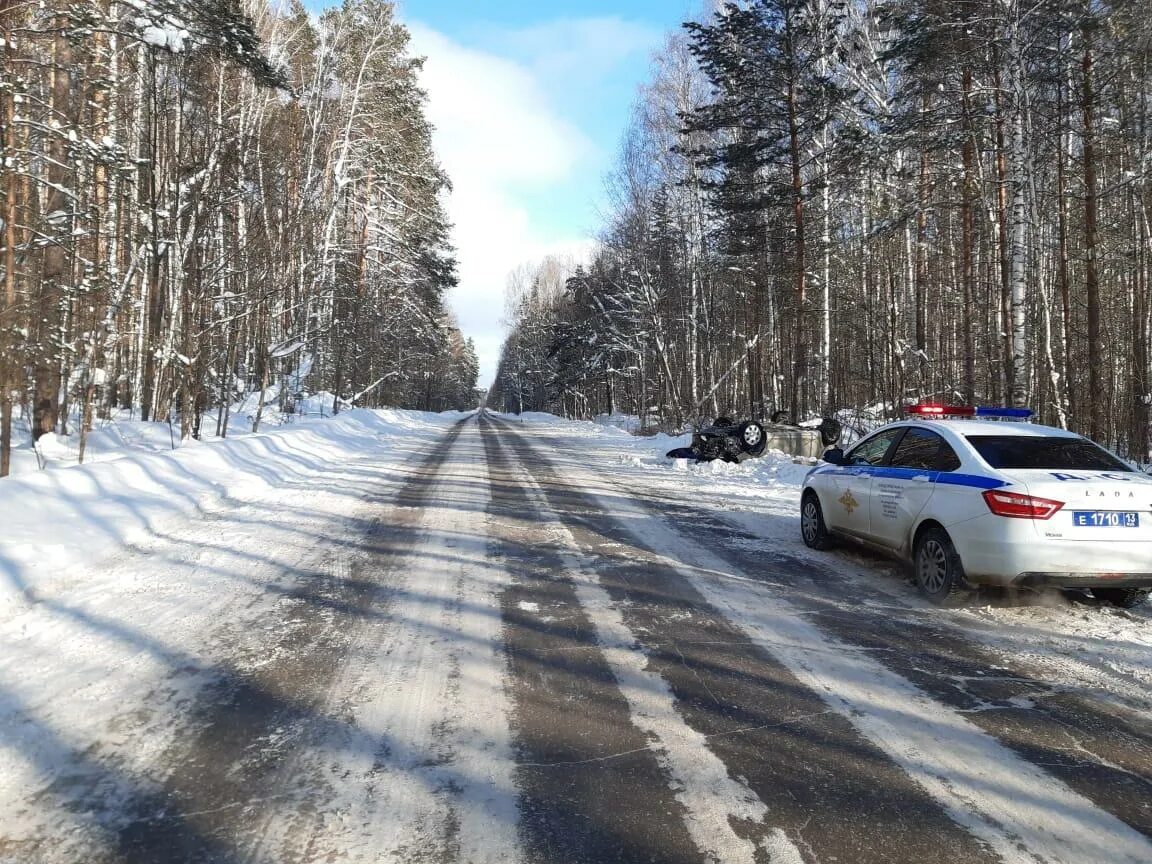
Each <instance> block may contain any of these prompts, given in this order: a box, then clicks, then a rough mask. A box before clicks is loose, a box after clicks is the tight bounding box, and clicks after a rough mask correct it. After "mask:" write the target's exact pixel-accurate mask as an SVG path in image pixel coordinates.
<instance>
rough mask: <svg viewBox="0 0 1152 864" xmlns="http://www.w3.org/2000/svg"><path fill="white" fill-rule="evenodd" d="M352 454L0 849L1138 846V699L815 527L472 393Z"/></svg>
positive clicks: (916, 850) (354, 855)
mask: <svg viewBox="0 0 1152 864" xmlns="http://www.w3.org/2000/svg"><path fill="white" fill-rule="evenodd" d="M358 470H360V469H358ZM374 470H376V469H372V468H371V467H368V466H366V467H363V469H362V470H361V471H360V474H359V476H358V477H356V478H355V488H357V489H359V490H360V492H359V493H358V494H361V496H362V501H361V502H360V504H359V505H358V508H359V509H358V510H357V517H356V518H355V519H353V520H350V521H346V522H345V523H342V525H341V526H335V527H330V528H329V529H328V530H330V531H332V532H336V533H338V534H339V535H340V536H330V537H328V538H325V537H322V536H318V537H316V538H315V541H314V542H313V543H312V544H311V545H312V547H313V549H312V551H311V552H307V551H305V552H301V553H300V555H301V556H302V557H301V559H300V561H298V562H297V563H296V564H295V565H293V566H292V567H291V568H289V569H286V570H285V572H284V573H283V574H282V576H281V577H280V578H279V579H278V580H275V581H274V582H273V583H271V584H272V585H273V586H274V588H275V590H276V591H277V592H279V595H280V596H279V597H278V602H277V603H276V604H275V605H274V606H271V607H268V609H267V610H265V611H262V612H261V613H260V614H261V616H263V617H261V618H260V619H259V620H257V621H250V620H245V623H244V624H243V626H240V625H239V624H237V623H236V622H227V621H222V622H220V627H219V628H218V629H217V630H216V631H215V632H213V633H211V634H205V639H212V640H214V643H213V644H214V645H215V646H216V647H215V649H214V650H215V652H216V655H217V656H218V657H219V660H218V662H216V663H215V664H214V665H213V666H212V668H211V669H210V670H199V671H197V670H198V669H199V667H198V666H197V664H198V663H199V662H200V661H198V660H195V659H193V658H188V659H187V660H186V662H181V660H180V658H174V659H172V658H170V659H172V662H173V667H174V669H173V672H172V673H171V674H172V678H173V680H175V679H176V678H178V677H179V676H186V677H187V676H190V675H191V676H199V677H197V678H196V680H197V681H198V682H199V684H198V685H197V686H196V687H193V688H191V689H189V688H188V687H179V688H178V687H176V685H175V684H173V686H172V691H173V692H176V691H179V692H181V693H184V694H188V693H190V694H191V695H187V696H186V697H185V701H183V702H181V704H180V706H179V709H180V710H179V713H180V717H181V718H182V719H181V721H180V728H179V734H175V735H169V736H167V738H166V739H165V740H166V741H167V743H166V745H165V746H164V747H163V749H162V750H161V751H160V752H157V753H155V754H152V755H150V756H148V757H147V758H148V759H149V760H150V761H151V762H153V763H154V764H155V766H156V768H155V770H154V771H152V772H150V773H149V776H150V777H151V778H152V781H153V782H150V783H147V784H144V783H138V782H133V783H129V782H125V776H126V773H127V769H126V768H123V767H121V768H118V767H117V766H116V765H115V764H112V763H111V760H109V759H107V758H104V757H103V756H102V755H101V752H100V748H99V746H98V745H94V746H92V747H91V748H89V749H85V750H78V751H76V752H72V753H71V755H70V756H69V757H68V762H69V765H70V766H71V767H70V769H69V771H67V772H64V773H63V774H62V775H61V779H60V782H59V784H58V786H57V788H55V789H53V790H51V794H44V795H42V796H40V798H39V799H37V800H32V801H29V802H28V807H29V808H39V809H40V810H42V811H45V812H47V811H50V810H52V808H57V809H59V810H61V811H67V812H68V813H69V814H70V817H72V818H71V819H70V824H75V823H76V820H77V818H79V820H80V821H79V824H81V825H83V826H84V827H83V828H82V829H79V830H72V831H70V832H69V833H68V834H67V835H63V834H51V833H45V834H44V835H43V836H40V837H37V838H32V839H29V838H27V837H25V838H22V839H21V840H20V841H19V842H16V841H14V840H12V839H11V838H7V839H6V838H5V832H4V820H5V817H4V815H3V814H0V861H4V862H7V861H13V862H15V861H20V862H46V864H47V862H51V864H57V862H81V861H82V862H86V864H87V862H92V864H104V862H131V864H144V862H205V864H206V862H220V864H240V862H253V864H256V862H259V864H265V862H267V864H274V862H275V864H281V862H283V864H288V862H301V864H302V862H398V864H399V862H405V864H408V862H410V864H417V862H419V864H424V862H430V864H440V862H444V864H447V862H468V864H472V862H476V864H479V862H492V864H495V862H501V864H504V862H508V864H513V862H526V864H608V862H629V864H632V862H636V864H639V862H669V864H702V862H722V864H729V862H732V864H740V862H749V864H765V862H771V864H780V862H783V864H798V862H841V864H903V862H907V864H936V862H938V864H958V862H996V861H1005V862H1068V864H1137V862H1143V864H1150V862H1152V722H1150V721H1149V718H1148V717H1142V716H1139V715H1138V714H1135V713H1132V712H1128V711H1125V710H1124V709H1123V708H1121V707H1117V706H1116V705H1115V704H1112V703H1104V702H1098V701H1094V700H1093V699H1092V698H1091V697H1090V696H1089V695H1086V694H1085V693H1083V692H1077V691H1075V690H1072V689H1070V688H1068V687H1064V686H1060V685H1059V684H1058V683H1055V682H1050V681H1045V680H1042V679H1041V677H1040V676H1039V675H1038V674H1037V673H1036V672H1035V671H1032V670H1029V669H1026V668H1022V667H1020V666H1018V665H1017V664H1015V663H1014V662H1013V661H1012V658H1006V657H1004V656H999V655H994V654H993V653H991V651H990V649H988V648H986V647H984V646H982V645H980V644H978V643H977V642H975V641H974V640H971V639H969V638H967V637H966V636H965V634H964V633H963V631H960V630H958V629H956V628H955V627H954V626H951V625H949V624H947V623H945V622H943V621H941V620H939V619H938V618H936V617H934V616H932V615H931V614H925V610H924V609H923V607H922V606H917V605H915V604H911V603H910V604H908V605H906V606H905V605H902V604H900V603H899V602H895V603H894V602H891V599H890V598H886V599H884V600H883V602H879V601H878V600H877V598H876V596H875V595H874V594H873V592H870V591H869V589H868V585H867V584H866V583H865V582H862V581H861V580H860V579H859V578H858V577H856V576H852V575H851V574H849V573H848V572H846V571H847V568H842V567H840V568H838V567H837V565H836V562H837V560H838V559H837V557H836V556H835V555H823V556H811V555H809V554H807V553H806V552H804V551H803V550H802V548H801V547H796V548H795V550H794V551H793V552H788V551H781V550H779V549H774V550H768V551H766V547H765V546H764V545H763V544H762V543H758V542H757V541H758V538H757V537H756V536H755V535H754V534H749V533H747V532H746V531H743V530H741V529H739V528H737V527H735V526H734V524H732V523H731V522H729V521H726V520H725V518H724V517H725V514H724V512H723V510H722V509H721V510H718V509H716V508H715V506H714V504H713V505H709V506H703V505H699V504H697V503H696V502H692V501H685V500H682V499H678V498H675V497H672V496H667V495H664V494H661V493H659V492H658V491H654V490H648V489H638V488H628V487H627V486H626V484H625V483H624V482H623V481H622V480H620V479H619V478H616V477H614V476H612V475H611V472H610V471H607V470H605V469H604V467H603V466H597V465H596V464H595V463H594V462H590V461H589V460H588V458H587V454H585V453H582V452H581V451H580V449H579V442H576V441H572V440H570V439H564V438H562V437H556V438H550V437H548V435H547V434H546V433H544V432H540V431H533V429H532V427H528V428H525V427H523V426H521V425H519V424H516V423H514V422H509V421H507V420H505V419H500V418H495V417H490V416H481V417H472V418H469V419H467V420H464V421H462V422H461V423H460V424H458V425H457V426H456V427H454V428H453V429H452V430H451V431H450V432H449V433H448V434H447V436H446V437H445V438H443V439H442V440H440V441H438V442H436V443H435V444H434V445H433V446H430V447H428V448H426V449H425V451H424V452H422V453H420V454H417V455H416V457H414V459H413V460H412V462H411V465H410V466H408V469H407V473H406V475H405V476H404V478H403V480H402V482H399V483H397V482H395V478H392V480H393V484H392V485H391V486H387V484H386V483H385V478H384V473H385V471H384V469H379V470H378V471H377V473H373V471H374ZM350 482H351V481H350ZM229 518H230V517H229V516H228V514H222V515H218V516H217V517H216V519H217V520H218V522H219V523H220V524H218V525H216V526H215V527H211V526H210V527H209V528H208V529H206V530H209V531H213V532H219V531H221V530H223V529H224V528H225V527H227V524H228V520H229ZM250 535H251V536H250V537H249V539H248V540H245V539H244V538H245V536H246V535H245V534H244V532H242V531H239V532H237V533H236V538H238V539H236V540H235V541H234V542H233V543H232V544H231V545H232V546H234V547H235V546H237V545H239V546H240V547H244V546H245V543H248V544H250V545H251V549H250V550H249V551H250V552H251V554H252V555H254V556H258V555H259V553H260V544H261V543H263V542H265V541H264V540H263V539H262V538H261V534H260V529H259V527H258V526H254V527H253V528H252V529H251V532H250ZM243 551H244V548H241V549H240V552H243ZM205 554H207V553H205ZM230 554H233V555H235V554H238V553H237V550H236V549H235V548H233V549H232V550H231V552H230ZM309 556H311V557H309ZM206 560H208V559H203V561H206ZM203 561H201V565H203ZM261 608H262V609H263V608H264V607H261ZM241 618H242V616H240V617H238V619H237V620H238V621H239V620H240V619H241ZM193 667H195V668H193ZM190 670H191V671H190ZM201 673H203V674H201ZM157 698H158V699H159V698H162V694H161V695H158V696H157ZM121 722H122V724H123V727H124V728H122V729H120V730H119V733H120V734H127V735H129V736H131V735H133V734H138V735H139V736H140V737H141V740H144V738H146V736H147V734H148V729H149V722H150V720H149V711H148V708H147V706H146V705H141V706H126V708H125V712H124V715H123V717H122V720H121ZM0 731H5V732H6V734H7V735H8V736H9V737H10V738H11V736H13V735H16V736H18V735H19V734H21V733H19V731H18V730H13V729H8V730H0ZM58 746H59V747H61V748H67V747H69V746H71V745H69V744H68V743H67V742H59V745H58ZM75 749H76V748H75V747H73V750H75ZM45 824H49V825H50V824H51V820H50V819H49V820H47V821H46V823H45Z"/></svg>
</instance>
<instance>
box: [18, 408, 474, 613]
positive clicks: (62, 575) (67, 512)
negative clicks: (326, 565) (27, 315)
mask: <svg viewBox="0 0 1152 864" xmlns="http://www.w3.org/2000/svg"><path fill="white" fill-rule="evenodd" d="M461 416H463V415H460V414H454V413H452V414H442V415H431V414H422V413H419V412H408V411H391V410H389V411H368V410H356V411H349V412H346V413H344V414H341V415H339V416H338V417H335V418H331V419H327V420H315V421H310V422H302V423H298V424H296V425H294V426H290V427H286V428H283V429H278V430H274V431H270V432H266V433H260V434H256V435H247V436H244V437H241V438H235V439H227V440H221V441H214V442H211V443H197V442H192V443H189V444H187V445H185V446H184V447H182V448H181V449H179V450H176V451H171V452H164V453H139V452H130V451H129V452H128V455H123V458H119V459H117V460H116V461H112V462H103V463H97V464H90V465H83V466H78V467H74V468H69V469H65V470H56V471H41V472H37V473H34V474H26V475H22V476H19V477H12V478H8V479H7V480H4V481H3V482H0V526H2V528H3V530H2V533H0V616H7V615H8V614H10V613H11V612H12V610H13V609H14V608H15V607H17V606H19V605H22V604H25V603H27V602H29V601H33V600H35V599H37V597H39V596H42V595H44V594H51V593H53V592H54V591H56V590H57V589H58V588H59V587H60V586H61V585H63V584H67V582H68V581H69V580H70V579H74V578H76V576H77V575H78V573H77V571H79V570H80V569H82V568H85V567H90V566H91V565H92V564H93V563H94V562H98V561H99V560H101V559H103V558H105V557H108V556H110V555H112V554H114V553H116V552H117V551H120V550H122V549H124V548H131V547H132V546H133V545H134V544H137V543H139V542H140V541H142V540H143V539H145V538H146V537H147V536H148V535H150V534H152V533H155V532H157V531H159V530H160V529H161V528H162V527H164V526H166V525H169V524H170V523H173V522H174V521H178V520H179V519H181V518H187V517H189V516H194V515H197V514H201V513H204V512H205V511H206V510H208V509H210V508H211V507H213V506H215V505H219V504H220V503H221V502H224V501H227V499H228V498H229V497H230V496H233V495H236V494H237V493H239V492H241V491H245V490H251V489H252V488H253V487H255V488H256V489H258V488H259V487H269V486H272V487H275V486H280V485H282V484H284V483H288V482H291V481H294V480H301V479H307V478H308V477H312V476H316V475H318V474H322V473H323V472H324V471H325V470H326V469H328V468H329V467H330V466H333V465H336V464H340V463H341V462H343V461H344V460H347V459H349V458H351V457H353V456H361V457H362V456H363V454H364V452H365V450H366V449H368V448H366V447H365V439H372V440H373V447H378V446H380V439H388V438H395V437H399V436H410V435H412V434H417V433H420V432H423V433H429V432H434V433H437V434H438V433H439V432H440V431H442V430H443V428H445V427H446V426H448V425H450V424H451V423H453V422H455V421H457V420H459V419H460V417H461ZM165 428H166V427H165ZM104 443H105V444H107V445H108V446H109V447H113V446H114V445H115V444H117V443H120V444H121V445H124V444H125V443H127V442H124V441H116V440H111V441H108V442H104ZM121 453H122V454H123V453H124V451H123V450H121Z"/></svg>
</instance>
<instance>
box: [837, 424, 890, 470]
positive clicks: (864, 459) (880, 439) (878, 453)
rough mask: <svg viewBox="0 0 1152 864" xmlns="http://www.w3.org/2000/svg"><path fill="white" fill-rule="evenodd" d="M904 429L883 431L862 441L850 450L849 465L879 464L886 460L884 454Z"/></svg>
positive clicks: (847, 459)
mask: <svg viewBox="0 0 1152 864" xmlns="http://www.w3.org/2000/svg"><path fill="white" fill-rule="evenodd" d="M903 431H904V430H903V429H890V430H889V431H887V432H881V433H880V434H879V435H877V436H875V437H874V438H869V439H868V440H867V441H862V442H861V443H860V444H858V445H857V446H856V447H854V448H853V449H852V450H850V451H849V453H848V456H847V458H846V460H845V461H847V463H848V464H849V465H879V464H880V463H881V462H883V461H884V455H885V454H886V453H887V452H888V448H889V447H891V446H892V442H893V441H895V440H896V436H897V435H899V434H901V433H902V432H903Z"/></svg>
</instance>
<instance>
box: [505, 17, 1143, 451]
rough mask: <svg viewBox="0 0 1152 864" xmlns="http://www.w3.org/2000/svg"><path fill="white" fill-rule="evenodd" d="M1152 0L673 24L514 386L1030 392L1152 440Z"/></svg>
mask: <svg viewBox="0 0 1152 864" xmlns="http://www.w3.org/2000/svg"><path fill="white" fill-rule="evenodd" d="M1150 110H1152V15H1149V10H1148V4H1147V2H1146V0H1135V2H1100V0H1034V2H1027V3H1026V2H1020V0H746V2H729V3H715V4H714V11H712V12H710V13H709V14H708V15H702V16H701V20H699V21H695V22H689V23H687V24H685V25H684V27H683V28H682V29H680V30H679V31H678V32H676V33H673V34H671V35H669V37H668V40H667V44H666V45H665V46H664V48H663V50H661V51H660V52H659V54H658V55H657V56H656V57H655V58H654V61H653V67H652V71H651V76H650V79H649V80H648V81H647V82H646V84H645V85H644V86H643V88H642V90H641V93H640V95H639V97H638V99H637V101H636V104H635V109H634V112H633V116H632V119H631V123H630V125H629V128H628V129H627V132H626V134H625V135H624V136H623V140H622V144H621V148H620V152H619V156H618V160H617V164H616V167H615V168H614V170H613V171H612V174H611V176H610V177H609V178H608V197H609V202H610V204H609V207H608V212H607V214H606V216H605V219H604V223H603V224H602V225H601V227H600V231H599V235H600V236H599V244H598V248H597V251H596V252H595V254H594V256H593V258H592V260H591V261H590V262H589V263H587V264H586V265H584V266H580V267H578V268H576V269H575V270H572V271H568V270H565V268H563V267H558V266H557V262H545V264H543V265H542V266H541V267H540V268H539V270H538V271H536V272H535V273H534V274H532V276H531V278H528V279H521V280H518V281H516V282H515V283H514V284H513V285H512V286H511V290H510V292H509V298H508V304H509V305H508V325H509V336H508V339H507V342H506V344H505V346H504V350H503V354H502V358H501V366H500V372H499V376H498V379H497V381H496V382H495V386H494V391H493V394H492V399H493V400H494V402H495V404H498V405H500V406H501V407H504V408H506V409H508V410H520V409H524V410H528V409H537V410H552V411H556V412H560V413H565V414H568V415H571V416H581V417H588V416H592V415H595V414H598V413H602V412H613V411H625V412H628V413H634V414H640V415H642V416H643V417H644V418H645V421H646V423H648V424H651V425H658V426H661V427H664V428H669V427H671V428H677V427H680V426H682V425H683V424H685V423H690V422H697V421H699V420H700V418H707V417H711V416H715V415H717V414H729V413H733V414H737V415H743V416H753V417H757V418H766V417H771V416H778V417H779V416H782V415H787V416H788V417H790V418H792V419H793V420H795V421H802V420H804V419H806V418H811V417H815V416H820V415H829V414H831V413H833V412H836V411H842V410H848V409H851V410H865V409H870V410H871V411H873V412H874V413H876V414H879V415H881V416H888V417H891V416H894V415H895V414H896V413H898V412H899V411H900V410H901V408H902V406H904V405H907V404H909V403H915V402H921V401H937V402H945V403H984V404H1008V405H1014V406H1024V407H1030V408H1032V409H1033V410H1034V411H1035V412H1036V413H1037V416H1038V419H1039V420H1040V421H1041V422H1044V423H1048V424H1052V425H1056V426H1060V427H1064V428H1070V429H1073V430H1075V431H1077V432H1080V433H1083V434H1086V435H1089V436H1091V437H1093V438H1095V439H1096V440H1099V441H1101V442H1102V443H1105V444H1108V445H1110V446H1112V447H1114V448H1116V449H1117V450H1118V451H1119V452H1121V453H1124V454H1127V455H1129V456H1131V457H1132V458H1139V459H1141V460H1142V461H1147V460H1148V453H1149V406H1150V404H1152V381H1150V375H1149V346H1148V335H1149V325H1150V315H1152V296H1150V277H1152V226H1150V221H1149V217H1150V212H1152V184H1150V182H1149V180H1150V171H1152V126H1150V119H1152V117H1150Z"/></svg>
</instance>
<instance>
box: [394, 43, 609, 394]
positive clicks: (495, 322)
mask: <svg viewBox="0 0 1152 864" xmlns="http://www.w3.org/2000/svg"><path fill="white" fill-rule="evenodd" d="M408 27H409V29H410V30H411V31H412V46H413V51H414V53H416V54H418V55H423V56H425V57H426V58H427V60H426V63H425V67H424V71H423V73H422V76H421V81H422V84H423V86H424V87H425V89H426V90H427V91H428V96H429V102H428V107H427V110H428V115H429V119H430V120H431V121H432V123H433V124H434V125H435V126H436V132H435V136H434V143H435V146H436V151H437V155H438V156H439V158H440V160H441V162H442V164H443V166H444V168H445V170H446V171H447V172H448V176H449V177H450V178H451V180H452V184H453V192H452V194H451V196H450V198H449V204H448V212H449V216H450V218H451V220H452V222H453V223H454V226H455V227H454V230H453V240H454V242H455V244H456V248H457V256H458V258H459V262H460V266H459V275H460V286H459V287H458V288H457V289H456V290H455V291H453V293H452V296H451V303H452V307H453V309H454V310H455V311H456V314H457V317H458V318H459V319H460V324H461V327H462V329H463V330H464V333H465V334H466V335H468V336H471V337H473V338H474V339H475V340H476V344H477V350H478V352H479V353H480V359H481V385H482V386H485V385H486V384H487V383H488V381H490V380H491V378H492V377H493V375H494V374H495V369H496V364H497V362H498V361H499V350H500V344H501V342H502V341H503V336H502V328H501V324H500V319H501V317H502V315H503V309H504V286H505V283H506V280H507V277H508V274H509V273H510V272H511V271H512V270H513V269H515V268H516V267H517V266H519V265H520V264H523V263H525V262H527V261H533V260H536V259H538V258H540V257H542V256H543V255H544V254H546V253H548V252H552V251H576V250H578V249H579V250H581V251H583V250H584V249H586V248H587V242H586V241H584V240H582V238H579V237H572V238H556V237H548V236H545V235H543V234H541V233H540V230H539V229H538V228H537V226H535V225H534V224H533V219H532V214H531V213H530V212H529V211H528V210H527V209H526V207H525V206H524V205H523V204H522V203H521V200H520V195H521V194H523V193H525V192H532V191H536V192H539V191H541V190H546V189H547V188H549V187H551V186H553V185H556V184H559V183H562V182H564V181H565V180H566V179H568V178H569V177H570V176H571V175H572V174H573V172H575V171H576V170H577V168H578V166H579V164H580V161H581V160H582V159H583V158H585V156H586V155H587V153H588V152H590V151H591V150H592V144H591V142H589V141H588V139H587V138H586V137H585V136H584V135H583V134H582V133H581V132H580V131H579V130H578V129H576V128H574V127H572V126H571V125H570V124H569V123H568V122H567V121H565V120H564V118H562V117H561V116H560V115H559V114H558V113H557V112H556V110H555V109H554V108H553V107H552V106H551V105H550V104H549V102H548V99H547V97H546V96H545V94H544V91H543V90H542V88H541V87H540V84H539V82H538V80H537V79H536V77H535V76H534V75H533V74H532V72H531V71H530V70H529V69H528V68H526V67H525V66H523V65H520V64H517V63H514V62H512V61H510V60H507V59H504V58H501V57H498V56H495V55H492V54H486V53H483V52H480V51H476V50H473V49H470V48H466V47H464V46H462V45H460V44H458V43H456V42H454V41H452V40H450V39H448V38H447V37H445V36H443V35H442V34H440V33H437V32H436V31H434V30H431V29H429V28H427V27H424V26H422V25H420V24H412V23H410V24H408Z"/></svg>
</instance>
